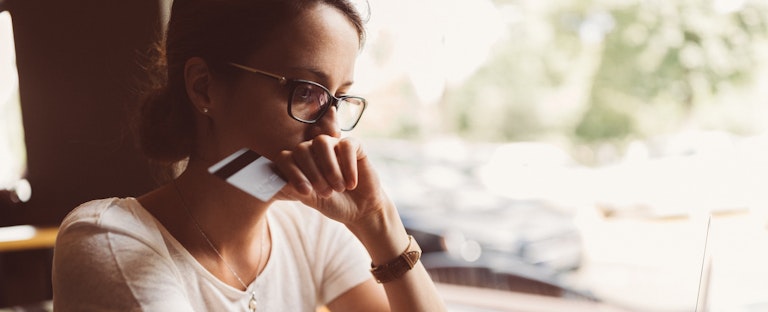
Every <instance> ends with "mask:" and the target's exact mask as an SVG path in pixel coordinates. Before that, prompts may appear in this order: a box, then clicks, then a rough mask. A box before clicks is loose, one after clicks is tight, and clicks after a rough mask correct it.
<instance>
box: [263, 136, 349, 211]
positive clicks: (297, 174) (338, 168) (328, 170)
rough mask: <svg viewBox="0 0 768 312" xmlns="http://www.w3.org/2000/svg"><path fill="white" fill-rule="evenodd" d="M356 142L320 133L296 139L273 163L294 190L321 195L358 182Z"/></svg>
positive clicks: (305, 193)
mask: <svg viewBox="0 0 768 312" xmlns="http://www.w3.org/2000/svg"><path fill="white" fill-rule="evenodd" d="M359 149H360V145H359V143H357V141H355V140H352V139H348V138H346V139H342V140H339V139H337V138H334V137H331V136H327V135H321V136H318V137H316V138H314V139H313V140H310V141H306V142H302V143H300V144H299V145H298V146H297V147H296V148H295V149H294V150H292V151H288V150H286V151H283V152H281V154H280V159H279V160H278V161H276V162H275V163H276V166H277V169H278V171H279V172H280V174H281V175H282V176H283V178H284V179H286V180H287V181H288V182H289V183H290V184H291V185H292V186H293V187H294V188H295V189H296V191H297V192H298V193H300V194H302V195H310V194H311V193H312V192H313V191H314V192H315V193H316V194H317V195H319V196H321V197H329V196H331V195H332V194H333V192H334V191H335V192H343V191H345V190H351V189H354V188H355V187H356V186H357V182H358V170H357V155H358V154H359V153H360V152H359V151H358V150H359Z"/></svg>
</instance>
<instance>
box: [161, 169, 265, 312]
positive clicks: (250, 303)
mask: <svg viewBox="0 0 768 312" xmlns="http://www.w3.org/2000/svg"><path fill="white" fill-rule="evenodd" d="M173 187H174V188H175V189H176V193H177V194H178V195H179V199H181V206H182V207H183V208H184V211H186V212H187V214H188V215H189V218H190V219H192V223H194V225H195V228H197V231H198V232H200V235H201V236H202V237H203V239H205V242H207V243H208V246H211V249H212V250H213V252H215V253H216V255H217V256H219V259H221V263H224V266H226V267H227V269H228V270H229V272H231V273H232V275H234V276H235V278H236V279H237V282H238V283H240V285H242V286H243V289H245V291H246V292H247V291H248V285H246V284H245V282H243V279H242V278H240V275H238V274H237V272H235V269H234V268H232V266H230V265H229V263H227V261H226V260H224V256H222V255H221V253H220V252H219V250H218V249H217V248H216V246H214V245H213V242H211V240H210V239H209V238H208V235H206V234H205V231H203V228H202V227H201V226H200V223H199V222H197V219H196V218H195V216H194V215H192V211H190V210H189V208H188V207H187V202H186V200H185V199H184V196H183V195H182V194H181V190H180V189H179V186H178V185H177V184H176V180H173ZM268 227H269V223H267V219H266V217H265V219H264V226H263V227H262V228H263V232H262V235H261V251H260V253H259V263H258V264H257V266H256V269H257V270H260V269H261V264H262V260H263V259H264V254H265V253H266V251H265V249H266V245H267V244H266V239H267V228H268ZM256 276H257V277H258V273H257V275H256ZM257 286H258V284H257ZM250 295H251V298H250V299H249V300H248V310H249V311H251V312H256V306H257V304H258V300H257V298H256V289H254V290H252V291H251V292H250Z"/></svg>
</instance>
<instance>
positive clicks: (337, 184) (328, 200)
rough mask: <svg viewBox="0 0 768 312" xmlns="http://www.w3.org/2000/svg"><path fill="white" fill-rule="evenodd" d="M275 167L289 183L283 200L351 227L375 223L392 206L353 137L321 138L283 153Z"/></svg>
mask: <svg viewBox="0 0 768 312" xmlns="http://www.w3.org/2000/svg"><path fill="white" fill-rule="evenodd" d="M274 163H275V168H276V171H277V172H278V174H280V175H281V176H282V177H283V179H285V180H286V181H288V185H287V186H286V187H284V188H283V189H282V190H281V191H280V192H279V193H278V195H277V198H278V199H285V200H299V201H301V202H302V203H304V204H305V205H307V206H310V207H313V208H315V209H317V210H318V211H320V212H321V213H323V214H324V215H326V216H327V217H329V218H331V219H334V220H336V221H339V222H341V223H344V224H346V225H348V226H350V225H358V226H359V225H361V223H364V222H375V219H374V218H377V217H379V216H380V215H381V212H383V211H382V210H383V209H385V208H387V207H393V205H392V204H391V202H390V200H389V198H388V197H387V196H386V195H385V194H384V192H383V191H382V190H381V185H380V184H379V180H378V177H377V176H376V172H375V171H374V170H373V168H372V167H371V164H370V163H369V162H368V158H367V155H366V154H365V151H363V149H362V146H361V144H360V143H359V142H358V141H357V140H355V139H353V138H344V139H338V138H335V137H332V136H328V135H320V136H317V137H315V138H314V139H312V140H309V141H305V142H302V143H300V144H299V145H298V146H296V148H294V149H293V150H285V151H282V152H281V153H280V156H279V158H278V159H276V160H275V161H274Z"/></svg>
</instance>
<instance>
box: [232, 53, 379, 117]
mask: <svg viewBox="0 0 768 312" xmlns="http://www.w3.org/2000/svg"><path fill="white" fill-rule="evenodd" d="M229 65H232V66H234V67H237V68H239V69H242V70H244V71H247V72H249V73H254V74H260V75H264V76H267V77H270V78H274V79H277V82H278V83H279V84H280V85H282V86H286V87H288V89H289V90H290V93H289V96H288V115H290V116H291V118H293V119H295V120H298V121H300V122H303V123H308V124H312V123H316V122H317V121H318V120H320V119H321V118H323V116H324V115H325V113H327V112H328V109H329V108H330V107H331V106H335V107H336V121H337V122H338V125H339V128H341V130H343V131H350V130H352V129H354V128H355V126H356V125H357V122H358V121H360V117H362V116H363V111H365V107H366V106H367V105H368V102H367V101H366V100H365V99H364V98H361V97H359V96H350V95H342V96H340V97H335V96H333V94H331V91H328V88H326V87H324V86H323V85H321V84H319V83H317V82H313V81H309V80H301V79H287V78H285V77H283V76H280V75H276V74H272V73H269V72H265V71H263V70H258V69H255V68H251V67H248V66H245V65H240V64H237V63H229Z"/></svg>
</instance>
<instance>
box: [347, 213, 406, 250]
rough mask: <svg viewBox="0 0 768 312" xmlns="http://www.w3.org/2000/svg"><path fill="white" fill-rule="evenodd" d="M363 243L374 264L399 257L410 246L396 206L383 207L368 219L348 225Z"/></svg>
mask: <svg viewBox="0 0 768 312" xmlns="http://www.w3.org/2000/svg"><path fill="white" fill-rule="evenodd" d="M347 228H349V230H350V231H351V232H352V234H354V235H355V236H356V237H357V238H358V239H359V240H360V242H362V243H363V246H365V249H366V250H367V251H368V254H369V255H370V256H371V261H372V262H373V263H374V264H381V263H387V262H389V261H391V260H393V259H395V258H397V257H399V256H400V255H401V254H402V253H403V250H405V249H406V248H407V247H408V244H409V239H408V234H407V233H406V231H405V226H404V225H403V222H402V220H401V219H400V214H398V212H397V209H395V208H394V206H390V207H388V209H381V210H379V211H378V212H377V213H376V214H374V215H371V216H368V218H366V220H364V221H362V222H358V223H356V224H352V225H347Z"/></svg>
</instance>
